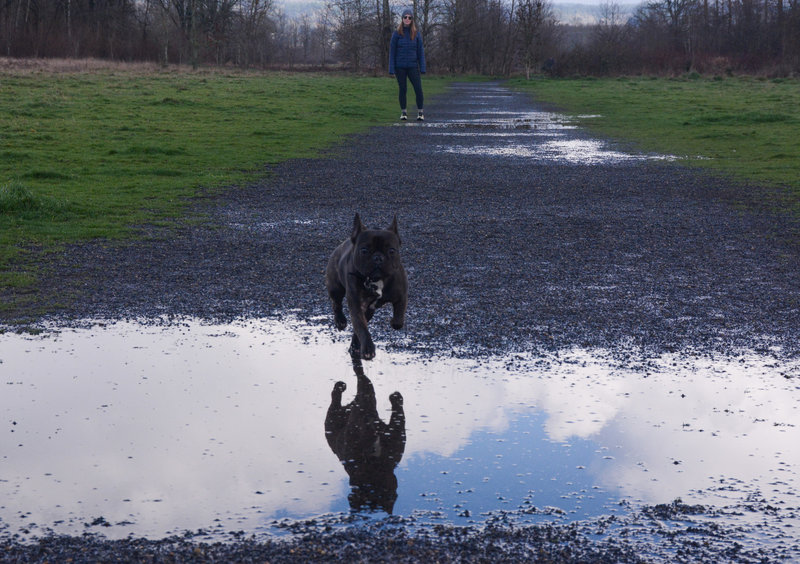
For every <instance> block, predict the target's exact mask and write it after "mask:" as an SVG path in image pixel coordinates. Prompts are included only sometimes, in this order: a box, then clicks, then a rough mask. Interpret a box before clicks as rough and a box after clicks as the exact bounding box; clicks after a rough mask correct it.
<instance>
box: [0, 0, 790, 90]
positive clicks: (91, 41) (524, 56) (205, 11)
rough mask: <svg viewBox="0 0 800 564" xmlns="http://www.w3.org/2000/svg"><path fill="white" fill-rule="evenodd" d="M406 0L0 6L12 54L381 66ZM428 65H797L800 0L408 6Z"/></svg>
mask: <svg viewBox="0 0 800 564" xmlns="http://www.w3.org/2000/svg"><path fill="white" fill-rule="evenodd" d="M405 5H407V4H405V3H402V0H327V2H326V3H325V4H322V5H321V7H320V8H319V9H317V10H315V11H313V12H308V13H302V14H300V15H297V16H294V17H288V16H287V15H286V14H285V13H284V12H283V11H282V10H281V9H280V7H279V6H278V5H277V4H276V3H275V1H274V0H0V50H1V52H2V54H3V55H6V56H10V57H67V58H71V57H75V58H82V57H97V58H106V59H113V60H124V61H133V60H136V61H142V60H147V61H160V62H162V63H164V64H167V63H182V64H192V65H198V64H209V63H211V64H219V65H235V66H239V67H259V68H274V67H288V68H301V67H308V68H319V67H328V66H337V67H346V68H349V69H352V70H355V71H360V72H364V71H375V72H383V71H385V69H387V68H388V62H387V61H388V56H389V38H390V36H391V33H392V30H393V29H394V28H395V26H396V25H397V23H398V14H399V12H400V11H401V9H402V7H404V6H405ZM413 7H414V11H415V13H416V14H417V25H418V27H419V29H420V31H421V32H422V34H423V38H424V41H425V46H426V56H427V62H428V68H429V70H431V71H434V72H436V71H439V72H451V73H480V74H490V75H510V74H515V73H527V74H530V73H534V72H535V73H538V72H546V73H550V74H553V75H575V74H583V75H586V74H589V75H602V74H638V73H656V74H665V73H669V74H674V73H683V72H689V71H698V72H703V73H717V74H722V73H731V72H749V73H763V74H770V75H788V74H792V73H797V72H798V71H800V0H653V1H650V2H646V3H644V4H642V5H640V6H639V7H638V8H636V9H635V10H634V11H633V14H632V15H630V10H627V11H626V15H623V12H622V10H621V9H620V7H619V5H617V4H613V3H607V4H604V5H602V6H601V7H600V17H599V19H598V21H597V22H596V23H594V24H591V25H575V24H569V23H568V22H566V23H565V22H558V21H557V20H556V18H555V16H554V12H553V7H552V5H551V4H550V3H549V2H548V1H547V0H414V2H413Z"/></svg>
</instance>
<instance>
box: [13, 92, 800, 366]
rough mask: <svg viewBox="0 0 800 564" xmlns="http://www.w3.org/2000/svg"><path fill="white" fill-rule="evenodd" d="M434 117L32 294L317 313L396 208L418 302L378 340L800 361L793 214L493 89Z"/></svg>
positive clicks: (141, 312) (112, 306) (149, 306)
mask: <svg viewBox="0 0 800 564" xmlns="http://www.w3.org/2000/svg"><path fill="white" fill-rule="evenodd" d="M427 117H428V121H426V122H425V123H424V124H418V123H416V122H409V123H408V124H406V125H403V124H399V123H398V124H397V125H396V126H392V127H383V128H376V129H373V130H372V131H370V132H369V133H368V134H366V135H361V136H356V137H353V138H351V139H349V140H348V142H347V143H345V144H344V145H343V146H342V147H340V148H338V149H336V150H334V151H331V152H330V154H328V155H326V156H325V158H321V159H313V160H299V161H291V162H287V163H285V164H282V165H280V166H277V167H275V168H274V169H273V170H271V171H270V174H269V176H268V177H267V178H266V179H265V180H264V181H262V182H260V183H258V184H256V185H252V186H246V187H236V188H232V189H231V190H229V191H228V192H227V193H226V195H225V196H223V197H221V198H215V199H211V200H200V201H199V202H198V207H197V209H198V211H200V212H202V213H207V214H208V218H209V221H207V222H205V223H204V224H202V225H201V226H191V225H184V226H181V227H179V228H178V229H177V231H176V232H170V233H165V232H154V233H151V234H150V235H151V237H150V238H148V239H147V240H145V241H141V242H138V243H134V244H129V245H125V246H122V247H120V246H117V245H115V246H105V245H102V244H89V245H82V246H77V247H72V248H70V249H68V250H67V251H66V252H65V253H64V254H63V256H61V257H60V258H58V259H57V260H56V261H55V264H54V265H53V276H52V277H51V278H50V280H49V281H48V282H46V283H45V285H44V287H43V292H42V294H43V296H49V300H50V301H52V303H53V304H55V303H63V302H64V301H68V302H69V305H68V307H67V308H66V309H65V310H64V309H60V310H56V308H55V306H53V307H51V308H50V309H51V310H52V311H53V312H55V313H57V314H58V316H59V317H60V318H62V319H64V318H68V319H78V318H82V317H92V318H97V317H104V318H119V317H140V316H144V317H153V316H159V315H193V316H199V317H203V318H232V317H252V316H275V315H278V316H280V315H284V314H286V313H291V314H293V315H298V316H300V317H302V318H307V319H314V318H319V317H320V316H328V304H327V301H326V296H325V292H324V288H323V282H322V270H323V268H324V264H325V261H326V258H327V255H328V253H329V252H330V250H331V249H333V248H334V246H335V245H336V244H337V243H338V242H339V241H341V240H342V239H343V238H345V237H346V236H347V235H348V232H349V228H350V225H351V221H352V217H353V214H354V213H355V212H360V213H361V216H362V218H364V220H365V222H366V223H367V224H368V225H370V226H382V225H384V224H388V223H389V222H390V220H391V217H392V215H393V214H395V213H396V214H397V215H398V217H399V221H400V229H401V235H402V236H403V241H404V248H403V252H404V256H405V263H406V266H407V268H408V271H409V277H410V284H411V298H410V309H409V315H408V325H407V330H406V332H405V333H404V334H403V335H402V336H398V335H396V334H392V332H391V331H388V330H386V331H384V330H383V329H382V327H384V326H386V325H387V323H384V321H385V320H383V318H382V317H381V316H378V317H377V318H376V320H377V321H378V323H375V325H376V334H377V337H378V338H379V339H380V338H384V339H388V343H385V344H384V346H397V347H406V348H410V349H417V350H441V349H445V350H451V349H453V348H456V349H458V350H459V351H462V352H463V354H481V353H486V352H489V353H491V352H501V351H504V350H511V349H517V350H519V349H525V350H543V349H550V350H551V349H554V348H562V347H570V346H575V345H577V346H588V347H604V348H610V349H614V350H620V351H638V352H641V351H644V352H653V353H658V352H663V351H668V350H669V351H671V350H679V349H698V350H707V351H717V352H730V351H733V350H736V349H739V348H757V349H765V348H768V347H777V348H776V349H775V350H776V353H777V354H781V355H796V354H797V352H798V340H797V339H796V329H797V327H800V269H798V268H797V265H798V264H800V244H798V242H799V241H800V237H798V234H799V233H800V222H798V220H797V219H796V218H791V217H789V216H788V215H785V214H781V213H775V212H769V211H767V210H766V209H765V208H763V207H762V208H759V207H757V206H756V205H750V204H748V203H747V201H748V200H750V199H752V193H753V190H754V189H753V188H751V187H747V186H740V185H736V184H734V183H731V182H728V181H725V180H723V179H719V178H713V177H711V176H709V175H707V174H703V173H701V172H697V171H693V170H688V169H686V168H683V167H681V166H679V165H677V164H675V163H673V162H669V161H666V160H664V159H663V158H661V157H659V156H656V155H641V154H636V153H630V152H625V151H623V150H621V149H620V148H618V147H614V146H612V145H610V144H609V143H605V142H601V141H598V140H597V139H592V138H591V137H590V136H588V134H587V133H586V132H585V131H583V130H580V129H578V128H575V127H574V126H572V125H570V124H569V123H568V122H564V120H563V119H561V118H560V117H559V116H557V115H555V114H549V113H545V112H542V111H539V110H538V109H537V108H536V107H535V106H534V104H533V103H532V101H531V100H530V98H529V97H527V96H526V95H524V94H520V93H515V92H512V91H510V90H508V89H506V88H504V87H503V86H502V85H499V84H495V83H479V84H462V85H455V86H454V87H452V88H451V89H450V90H449V91H448V92H447V93H446V94H445V95H442V96H440V97H438V98H437V99H435V100H432V101H431V103H430V104H429V105H428V108H427ZM561 117H563V116H561ZM17 313H18V312H17ZM11 321H13V320H11ZM319 322H327V320H320V321H319Z"/></svg>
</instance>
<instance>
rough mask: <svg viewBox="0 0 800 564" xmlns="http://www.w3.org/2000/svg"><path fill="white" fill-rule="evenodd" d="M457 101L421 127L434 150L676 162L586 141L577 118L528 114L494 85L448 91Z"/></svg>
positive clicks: (540, 158)
mask: <svg viewBox="0 0 800 564" xmlns="http://www.w3.org/2000/svg"><path fill="white" fill-rule="evenodd" d="M452 90H453V92H454V93H456V95H455V98H454V99H453V100H451V103H450V104H448V105H447V106H446V107H443V108H439V109H438V111H437V112H436V113H435V115H434V114H430V115H429V119H428V121H426V122H424V123H422V124H420V123H418V122H414V121H412V122H405V123H402V124H398V125H399V126H402V127H409V126H412V125H422V126H424V127H426V128H429V129H430V135H433V136H437V137H440V138H441V140H442V142H441V143H439V144H437V145H436V151H438V152H442V153H454V154H460V155H474V156H484V157H493V158H498V157H499V158H518V159H525V160H526V161H529V162H534V163H537V162H538V163H541V162H548V163H556V164H568V165H584V166H586V165H622V164H629V163H641V162H642V161H674V160H677V157H675V156H671V155H659V154H652V153H650V154H645V153H631V152H623V151H618V150H614V149H613V148H611V146H610V144H609V143H608V142H606V141H602V140H598V139H592V138H587V137H586V136H585V132H584V133H581V132H580V131H579V128H578V125H577V119H578V118H583V119H590V118H598V117H601V116H589V115H585V116H577V117H570V116H568V115H565V114H560V113H556V112H547V111H530V103H529V100H528V98H527V97H526V96H525V95H524V94H522V93H520V92H514V91H512V90H510V89H508V88H506V87H504V86H501V85H499V84H495V83H488V84H483V83H475V84H460V85H455V86H453V87H452Z"/></svg>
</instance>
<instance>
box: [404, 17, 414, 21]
mask: <svg viewBox="0 0 800 564" xmlns="http://www.w3.org/2000/svg"><path fill="white" fill-rule="evenodd" d="M403 19H404V20H413V19H414V18H412V17H411V16H403Z"/></svg>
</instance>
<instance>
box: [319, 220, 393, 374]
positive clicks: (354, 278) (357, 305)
mask: <svg viewBox="0 0 800 564" xmlns="http://www.w3.org/2000/svg"><path fill="white" fill-rule="evenodd" d="M325 285H326V286H327V288H328V295H329V296H330V298H331V303H332V305H333V320H334V323H335V325H336V328H337V329H339V330H340V331H341V330H343V329H344V328H345V327H347V317H345V315H344V311H343V308H342V302H343V300H344V299H345V297H346V298H347V309H348V311H349V313H350V320H351V321H352V323H353V340H352V343H351V345H350V353H351V354H352V355H353V356H354V357H358V356H360V357H361V358H363V359H364V360H372V359H373V358H375V344H374V343H373V342H372V337H371V336H370V334H369V330H368V329H367V324H368V323H369V320H370V319H372V316H373V315H374V313H375V310H376V309H378V308H379V307H381V306H382V305H384V304H387V303H391V304H392V307H393V308H394V315H393V316H392V321H391V325H392V327H393V328H394V329H402V328H403V325H404V324H405V316H406V305H407V304H408V279H407V278H406V271H405V268H403V264H402V263H401V262H400V236H399V235H398V232H397V216H395V218H394V220H393V221H392V224H391V225H390V226H389V228H388V229H367V228H366V227H364V224H363V223H361V218H360V217H359V216H358V214H356V217H355V219H354V220H353V232H352V234H351V235H350V238H349V239H348V240H346V241H345V242H343V243H342V244H341V245H339V246H338V247H337V248H336V250H335V251H333V254H332V255H331V258H330V260H329V261H328V268H327V270H326V272H325Z"/></svg>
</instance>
